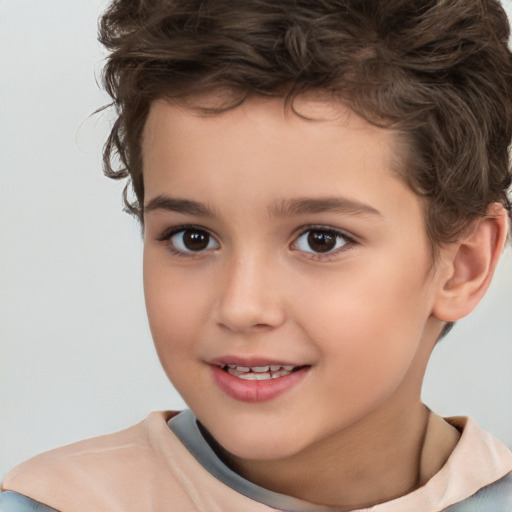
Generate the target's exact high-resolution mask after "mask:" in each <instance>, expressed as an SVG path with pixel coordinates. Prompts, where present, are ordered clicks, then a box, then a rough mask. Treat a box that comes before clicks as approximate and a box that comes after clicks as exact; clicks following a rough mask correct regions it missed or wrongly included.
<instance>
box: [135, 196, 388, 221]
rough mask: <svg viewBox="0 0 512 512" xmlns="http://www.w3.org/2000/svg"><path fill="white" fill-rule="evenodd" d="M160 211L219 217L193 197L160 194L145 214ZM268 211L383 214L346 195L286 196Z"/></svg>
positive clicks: (277, 213)
mask: <svg viewBox="0 0 512 512" xmlns="http://www.w3.org/2000/svg"><path fill="white" fill-rule="evenodd" d="M156 210H164V211H172V212H177V213H183V214H188V215H195V216H198V217H215V212H214V211H213V209H211V208H210V207H209V206H207V205H205V204H203V203H200V202H197V201H192V200H190V199H179V198H174V197H170V196H167V195H159V196H157V197H155V198H153V199H151V201H149V203H148V204H147V205H146V206H144V212H145V213H150V212H153V211H156ZM268 212H269V215H270V216H271V217H291V216H293V215H301V214H314V213H328V212H333V213H344V214H350V215H376V216H382V214H381V212H379V210H376V209H375V208H373V207H372V206H370V205H367V204H365V203H362V202H360V201H357V200H354V199H348V198H344V197H322V198H310V197H300V198H295V199H283V200H280V201H276V202H275V203H272V204H271V205H270V206H269V207H268Z"/></svg>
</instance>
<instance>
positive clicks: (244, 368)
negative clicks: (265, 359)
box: [236, 366, 251, 373]
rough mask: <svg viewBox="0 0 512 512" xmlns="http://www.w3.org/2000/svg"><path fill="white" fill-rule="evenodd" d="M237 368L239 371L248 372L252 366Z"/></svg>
mask: <svg viewBox="0 0 512 512" xmlns="http://www.w3.org/2000/svg"><path fill="white" fill-rule="evenodd" d="M236 370H237V371H239V372H245V373H247V372H250V371H251V368H250V367H249V366H237V367H236Z"/></svg>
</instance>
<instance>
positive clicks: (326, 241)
mask: <svg viewBox="0 0 512 512" xmlns="http://www.w3.org/2000/svg"><path fill="white" fill-rule="evenodd" d="M350 242H351V240H350V238H348V237H347V236H346V235H345V234H343V233H341V232H339V231H335V230H332V229H309V230H308V231H305V232H304V233H302V235H300V236H299V238H298V239H297V242H296V243H295V245H296V247H297V248H298V249H299V250H301V251H304V252H309V253H316V254H322V253H329V252H333V251H335V250H336V249H340V248H342V247H344V246H345V245H347V244H349V243H350Z"/></svg>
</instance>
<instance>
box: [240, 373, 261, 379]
mask: <svg viewBox="0 0 512 512" xmlns="http://www.w3.org/2000/svg"><path fill="white" fill-rule="evenodd" d="M237 377H238V378H239V379H244V380H258V374H257V373H246V374H244V375H237Z"/></svg>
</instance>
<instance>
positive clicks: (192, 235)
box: [183, 230, 210, 251]
mask: <svg viewBox="0 0 512 512" xmlns="http://www.w3.org/2000/svg"><path fill="white" fill-rule="evenodd" d="M209 239H210V236H209V235H208V234H207V233H204V232H203V231H190V230H187V231H185V232H184V233H183V245H184V246H185V247H186V248H187V249H189V250H190V251H202V250H203V249H206V248H207V247H208V241H209Z"/></svg>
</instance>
